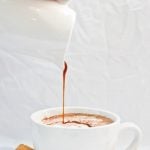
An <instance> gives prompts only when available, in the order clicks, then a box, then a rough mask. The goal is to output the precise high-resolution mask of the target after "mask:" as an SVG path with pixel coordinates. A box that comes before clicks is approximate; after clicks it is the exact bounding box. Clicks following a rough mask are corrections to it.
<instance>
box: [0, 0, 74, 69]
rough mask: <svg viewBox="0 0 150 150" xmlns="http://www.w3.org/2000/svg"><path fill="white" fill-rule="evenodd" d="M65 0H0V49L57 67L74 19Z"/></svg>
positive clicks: (61, 60)
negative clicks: (35, 58) (38, 59)
mask: <svg viewBox="0 0 150 150" xmlns="http://www.w3.org/2000/svg"><path fill="white" fill-rule="evenodd" d="M68 1H69V0H58V1H57V0H0V22H1V24H0V41H1V42H0V49H3V50H5V51H8V52H9V53H14V54H15V53H17V54H20V55H29V56H31V57H38V58H40V59H46V60H48V61H51V62H52V63H55V64H56V65H57V66H59V67H61V66H62V65H63V63H62V62H63V58H64V53H65V50H66V48H67V46H68V43H69V40H70V37H71V32H72V28H73V24H74V20H75V12H74V11H73V10H71V9H70V8H69V7H68V5H67V4H68Z"/></svg>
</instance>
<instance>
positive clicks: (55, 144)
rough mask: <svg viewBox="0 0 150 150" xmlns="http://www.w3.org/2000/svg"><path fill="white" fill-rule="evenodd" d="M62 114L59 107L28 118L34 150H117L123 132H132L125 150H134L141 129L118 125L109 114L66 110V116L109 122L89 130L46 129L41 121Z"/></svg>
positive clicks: (118, 118)
mask: <svg viewBox="0 0 150 150" xmlns="http://www.w3.org/2000/svg"><path fill="white" fill-rule="evenodd" d="M61 113H62V108H51V109H45V110H40V111H38V112H35V113H33V114H32V115H31V120H32V135H33V143H34V147H35V149H36V150H116V149H117V143H118V138H119V136H120V135H121V134H123V133H124V132H122V131H128V130H129V131H132V132H133V133H134V138H133V141H132V142H131V144H130V145H129V146H128V147H127V148H126V150H137V149H138V147H139V143H140V140H141V134H142V133H141V130H140V128H139V127H138V126H137V125H135V124H133V123H121V122H120V117H119V116H118V115H116V114H114V113H112V112H109V111H105V110H101V109H91V108H82V107H67V108H65V113H84V114H96V115H102V116H105V117H107V118H110V119H112V120H113V122H112V123H110V124H107V125H103V126H97V127H91V128H70V127H63V126H62V127H56V126H49V125H46V124H44V123H43V122H42V119H43V118H45V117H47V116H55V115H58V114H61Z"/></svg>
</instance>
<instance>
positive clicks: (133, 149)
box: [118, 122, 142, 150]
mask: <svg viewBox="0 0 150 150" xmlns="http://www.w3.org/2000/svg"><path fill="white" fill-rule="evenodd" d="M127 130H128V131H131V132H133V133H134V139H133V141H132V142H131V143H130V145H129V146H128V147H127V148H126V149H125V150H137V149H138V147H139V144H140V142H141V137H142V131H141V129H140V128H139V127H138V126H137V125H135V124H134V123H128V122H127V123H123V124H121V127H120V130H119V133H118V136H119V134H121V132H122V131H127Z"/></svg>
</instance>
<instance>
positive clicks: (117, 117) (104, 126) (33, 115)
mask: <svg viewBox="0 0 150 150" xmlns="http://www.w3.org/2000/svg"><path fill="white" fill-rule="evenodd" d="M61 109H62V107H52V108H47V109H41V110H38V111H36V112H34V113H32V114H31V116H30V119H31V120H32V122H33V123H34V124H36V125H38V126H42V127H45V128H50V129H66V130H93V129H101V128H107V127H111V126H114V125H117V124H119V123H120V117H119V116H118V115H117V114H115V113H113V112H111V111H108V110H105V109H99V108H90V107H78V106H67V107H65V109H68V110H69V109H76V110H78V109H79V110H87V111H88V110H89V111H95V112H102V113H105V114H108V115H110V116H112V117H109V118H111V119H112V118H115V119H113V122H112V123H110V124H106V125H102V126H96V127H92V128H68V127H63V126H62V127H55V126H50V125H46V124H44V123H42V122H39V121H38V120H37V119H36V118H35V115H37V114H42V113H44V112H50V111H55V110H56V111H59V110H61ZM99 115H102V114H99ZM104 116H105V115H104ZM105 117H108V116H107V115H106V116H105Z"/></svg>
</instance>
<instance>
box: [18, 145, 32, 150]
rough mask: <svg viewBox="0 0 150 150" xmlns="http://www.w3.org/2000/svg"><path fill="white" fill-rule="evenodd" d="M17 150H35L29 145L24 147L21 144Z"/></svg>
mask: <svg viewBox="0 0 150 150" xmlns="http://www.w3.org/2000/svg"><path fill="white" fill-rule="evenodd" d="M16 150H33V148H31V147H29V146H27V145H24V144H20V145H19V146H18V147H17V148H16Z"/></svg>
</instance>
